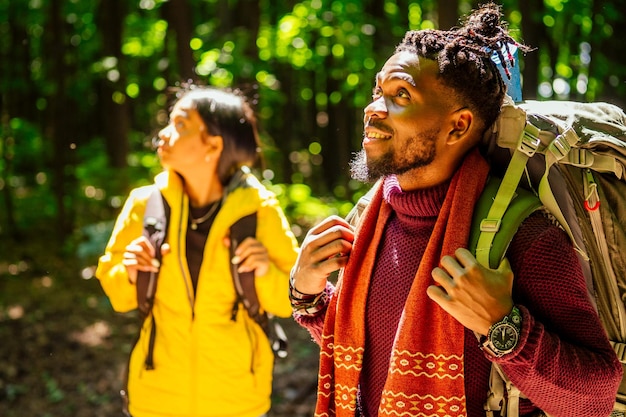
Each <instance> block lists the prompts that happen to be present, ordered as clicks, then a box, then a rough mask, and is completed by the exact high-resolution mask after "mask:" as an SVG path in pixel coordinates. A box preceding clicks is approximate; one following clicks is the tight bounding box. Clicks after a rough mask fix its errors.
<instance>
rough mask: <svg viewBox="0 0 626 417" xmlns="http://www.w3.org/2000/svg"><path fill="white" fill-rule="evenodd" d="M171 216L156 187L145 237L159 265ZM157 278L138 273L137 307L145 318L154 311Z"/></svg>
mask: <svg viewBox="0 0 626 417" xmlns="http://www.w3.org/2000/svg"><path fill="white" fill-rule="evenodd" d="M169 215H170V207H169V205H168V204H167V201H165V198H164V197H163V195H162V194H161V191H160V190H159V189H158V188H157V187H156V185H155V186H154V187H153V191H152V193H151V194H150V196H149V197H148V202H147V203H146V211H145V213H144V217H143V235H144V236H145V237H146V238H147V239H148V240H149V241H150V243H152V246H154V249H155V258H156V260H157V261H158V262H159V264H160V263H161V245H163V243H164V242H165V239H166V237H167V228H168V227H167V225H168V219H169ZM157 278H158V272H144V271H139V272H138V273H137V285H136V287H137V306H138V307H139V310H140V312H141V314H142V315H143V317H147V316H148V315H149V314H150V311H151V309H152V303H153V302H154V294H155V292H156V284H157Z"/></svg>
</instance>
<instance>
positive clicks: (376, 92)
mask: <svg viewBox="0 0 626 417" xmlns="http://www.w3.org/2000/svg"><path fill="white" fill-rule="evenodd" d="M382 95H383V92H382V90H381V89H380V88H375V89H374V90H373V91H372V99H373V100H376V99H377V98H380V96H382Z"/></svg>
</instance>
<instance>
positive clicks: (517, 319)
mask: <svg viewBox="0 0 626 417" xmlns="http://www.w3.org/2000/svg"><path fill="white" fill-rule="evenodd" d="M521 328H522V315H521V314H520V312H519V310H518V308H517V307H515V306H514V307H513V309H512V310H511V312H510V313H509V314H508V315H506V316H504V318H503V319H502V320H500V321H499V322H497V323H496V324H494V325H493V326H491V327H490V328H489V333H487V337H486V338H485V339H484V340H483V341H482V344H481V349H482V350H484V351H485V352H487V353H488V354H490V355H491V356H495V357H496V358H499V357H501V356H504V355H506V354H507V353H511V352H512V351H513V349H515V347H516V346H517V343H518V342H519V336H520V329H521Z"/></svg>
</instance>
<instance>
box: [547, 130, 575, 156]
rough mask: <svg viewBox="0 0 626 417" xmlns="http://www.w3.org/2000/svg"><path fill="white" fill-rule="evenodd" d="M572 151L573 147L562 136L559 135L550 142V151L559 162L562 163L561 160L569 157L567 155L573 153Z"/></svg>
mask: <svg viewBox="0 0 626 417" xmlns="http://www.w3.org/2000/svg"><path fill="white" fill-rule="evenodd" d="M571 149H572V147H571V145H570V144H569V142H568V141H567V139H566V138H565V137H563V136H562V135H559V136H557V137H556V138H554V140H553V141H552V142H550V145H548V150H549V151H550V153H551V154H552V155H554V157H555V158H556V160H557V161H560V160H561V159H563V158H565V156H567V154H568V153H569V152H570V151H571Z"/></svg>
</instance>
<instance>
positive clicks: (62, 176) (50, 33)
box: [44, 0, 72, 247]
mask: <svg viewBox="0 0 626 417" xmlns="http://www.w3.org/2000/svg"><path fill="white" fill-rule="evenodd" d="M61 2H62V0H51V1H50V12H49V13H48V21H47V24H46V28H45V30H46V33H47V36H46V37H44V40H45V41H47V43H46V45H45V48H44V53H45V56H46V57H45V62H46V63H47V65H48V66H49V68H50V70H49V74H50V78H49V79H50V80H52V81H53V83H54V85H55V87H56V88H55V89H54V90H53V93H52V95H51V96H50V97H49V99H48V103H49V105H48V109H47V110H48V112H47V123H46V128H45V130H44V135H45V136H46V137H48V138H50V139H51V140H52V144H53V151H52V157H51V161H52V162H51V163H52V176H53V178H52V189H53V190H54V195H55V199H56V203H57V204H56V205H57V221H56V227H57V237H58V238H59V243H60V242H63V240H64V238H65V237H66V236H68V235H69V234H70V233H71V231H72V221H71V219H70V216H69V215H68V213H67V206H66V204H67V202H66V197H67V196H68V188H67V187H66V177H67V176H68V174H66V172H68V171H67V169H66V167H67V164H68V152H69V151H70V147H71V140H72V136H71V135H68V134H67V133H68V132H70V130H68V129H67V127H66V126H67V125H66V121H67V118H66V116H67V115H68V114H67V112H68V109H67V100H66V95H65V90H66V88H67V72H66V71H65V68H64V65H63V64H64V48H65V42H64V30H63V16H62V13H61V6H62V5H61ZM57 247H58V246H57Z"/></svg>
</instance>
